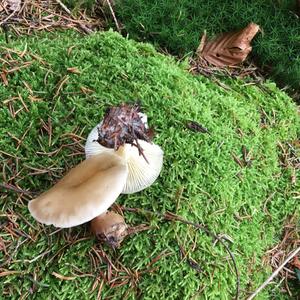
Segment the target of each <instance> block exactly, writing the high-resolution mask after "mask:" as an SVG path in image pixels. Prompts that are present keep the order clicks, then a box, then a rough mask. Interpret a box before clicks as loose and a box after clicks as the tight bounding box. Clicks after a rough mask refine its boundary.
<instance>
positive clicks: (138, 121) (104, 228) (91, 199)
mask: <svg viewBox="0 0 300 300" xmlns="http://www.w3.org/2000/svg"><path fill="white" fill-rule="evenodd" d="M150 136H151V130H150V129H149V128H148V124H147V116H146V115H144V114H142V113H141V112H140V109H139V107H138V106H137V105H134V106H129V105H126V104H122V105H120V106H117V107H112V108H110V109H109V110H107V112H106V114H105V116H104V119H103V121H102V122H101V123H100V124H99V125H98V126H96V127H95V128H94V129H93V130H92V131H91V133H90V134H89V136H88V138H87V142H86V145H85V153H86V158H87V159H86V160H85V161H83V162H81V163H80V164H79V165H78V166H76V167H75V168H73V169H71V170H70V171H69V172H68V173H67V175H65V177H63V178H62V179H61V180H60V181H59V182H58V183H57V184H55V185H54V186H53V187H52V188H50V189H49V190H48V191H46V192H44V193H43V194H41V195H40V196H39V197H37V198H36V199H34V200H31V201H30V202H29V204H28V208H29V211H30V213H31V214H32V216H33V217H34V218H35V219H36V220H37V221H39V222H41V223H44V224H46V225H51V224H52V225H54V226H56V227H61V228H67V227H72V226H77V225H80V224H83V223H85V222H88V221H91V220H92V222H91V230H92V232H93V233H94V234H95V235H96V236H97V237H99V238H100V239H101V240H103V241H105V242H107V243H108V244H109V245H110V246H112V247H114V248H115V247H118V246H119V244H120V242H121V241H122V240H123V238H124V237H125V236H126V234H127V225H126V223H125V221H124V219H123V217H122V216H120V215H118V214H116V213H114V212H108V211H107V209H108V208H109V207H110V206H111V205H112V204H113V203H114V202H115V201H116V199H117V197H118V196H119V195H120V194H121V193H124V194H130V193H135V192H138V191H141V190H143V189H145V188H146V187H148V186H150V185H151V184H152V183H153V182H154V181H155V180H156V178H157V177H158V175H159V173H160V171H161V168H162V161H163V151H162V149H161V148H160V147H159V146H158V145H155V144H153V143H152V142H151V140H150Z"/></svg>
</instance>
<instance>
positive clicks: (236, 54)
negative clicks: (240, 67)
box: [197, 23, 259, 67]
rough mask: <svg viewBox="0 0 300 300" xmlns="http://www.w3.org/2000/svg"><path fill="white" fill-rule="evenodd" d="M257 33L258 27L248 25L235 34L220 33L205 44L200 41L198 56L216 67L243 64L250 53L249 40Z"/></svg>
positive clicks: (204, 39)
mask: <svg viewBox="0 0 300 300" xmlns="http://www.w3.org/2000/svg"><path fill="white" fill-rule="evenodd" d="M258 31H259V26H258V25H257V24H254V23H250V24H249V25H248V26H247V27H246V28H244V29H242V30H240V31H237V32H228V33H222V34H220V35H219V36H217V37H216V38H214V39H213V40H211V41H209V42H207V41H206V35H204V37H203V38H202V39H201V43H200V46H199V48H198V51H197V52H198V55H199V56H200V57H202V58H204V59H205V60H206V61H208V62H209V63H211V64H213V65H215V66H217V67H225V66H233V65H237V64H239V63H241V62H243V61H244V60H245V59H246V57H247V56H248V54H249V53H250V52H251V50H252V47H251V45H250V42H251V40H252V39H253V38H254V36H255V35H256V33H257V32H258Z"/></svg>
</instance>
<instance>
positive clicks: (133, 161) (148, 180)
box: [85, 123, 164, 194]
mask: <svg viewBox="0 0 300 300" xmlns="http://www.w3.org/2000/svg"><path fill="white" fill-rule="evenodd" d="M100 124H101V123H100ZM98 126H99V125H98ZM98 126H96V127H94V128H93V130H92V131H91V132H90V134H89V135H88V138H87V141H86V144H85V154H86V157H87V158H90V157H93V156H94V155H99V154H101V153H116V154H117V155H119V156H120V157H122V159H123V160H124V162H125V163H126V165H127V167H128V178H127V180H126V183H125V186H124V188H123V190H122V193H123V194H132V193H136V192H139V191H141V190H143V189H145V188H147V187H149V186H150V185H151V184H152V183H154V181H155V180H156V179H157V177H158V176H159V174H160V171H161V169H162V165H163V154H164V153H163V150H162V149H161V148H160V147H159V146H158V145H155V144H153V143H148V142H146V141H143V140H138V143H139V145H140V146H141V148H142V149H143V154H144V156H145V157H146V159H147V161H146V160H145V158H144V157H143V155H140V154H139V151H138V149H137V147H135V146H132V145H130V144H125V145H124V146H122V147H120V148H119V150H118V151H117V152H115V151H114V149H110V148H106V147H104V146H102V145H100V144H99V143H98V142H97V141H96V140H97V138H98V129H97V128H98Z"/></svg>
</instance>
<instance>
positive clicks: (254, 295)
mask: <svg viewBox="0 0 300 300" xmlns="http://www.w3.org/2000/svg"><path fill="white" fill-rule="evenodd" d="M298 252H300V247H298V248H297V249H296V250H295V251H294V252H292V253H291V254H290V255H289V256H288V257H287V259H286V260H285V261H284V262H283V263H282V264H281V265H280V266H279V267H278V268H277V269H276V270H275V271H274V272H273V273H272V274H271V276H270V277H269V278H268V279H267V280H266V281H265V282H264V283H263V284H262V285H261V286H260V287H259V288H257V289H256V290H255V291H254V292H253V293H252V294H251V295H250V297H248V298H247V300H252V299H254V297H256V296H257V295H258V293H259V292H261V291H262V290H263V289H264V288H265V287H266V286H267V285H268V284H269V283H270V282H271V281H272V280H273V278H275V277H276V276H277V275H278V273H279V272H280V271H281V270H282V269H283V268H284V266H285V265H286V264H287V263H288V262H289V261H290V260H291V259H292V258H293V257H294V256H296V255H297V254H298Z"/></svg>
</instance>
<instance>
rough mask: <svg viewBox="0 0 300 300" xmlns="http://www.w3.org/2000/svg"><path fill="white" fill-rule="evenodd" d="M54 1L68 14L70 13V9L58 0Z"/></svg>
mask: <svg viewBox="0 0 300 300" xmlns="http://www.w3.org/2000/svg"><path fill="white" fill-rule="evenodd" d="M55 2H56V3H57V4H59V5H60V6H61V8H62V9H63V10H64V11H65V12H66V13H67V14H68V15H72V13H71V11H70V10H69V9H68V8H67V7H66V6H65V5H64V4H63V3H62V2H61V1H60V0H55Z"/></svg>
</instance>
